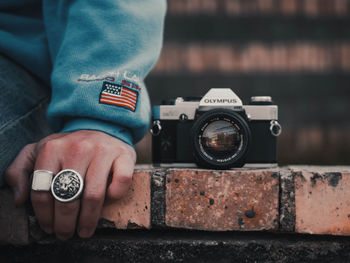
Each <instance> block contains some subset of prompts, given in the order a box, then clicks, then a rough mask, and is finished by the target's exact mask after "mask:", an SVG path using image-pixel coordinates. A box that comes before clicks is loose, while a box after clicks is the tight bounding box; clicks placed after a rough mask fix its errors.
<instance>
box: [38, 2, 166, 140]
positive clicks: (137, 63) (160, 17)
mask: <svg viewBox="0 0 350 263" xmlns="http://www.w3.org/2000/svg"><path fill="white" fill-rule="evenodd" d="M165 11H166V1H165V0H103V1H101V0H76V1H63V0H60V1H58V0H45V1H43V19H44V26H45V30H46V35H47V40H48V47H49V52H50V58H51V61H52V65H53V69H52V74H51V86H52V98H51V103H50V105H49V108H48V112H47V116H48V120H49V122H50V124H51V125H52V127H53V129H54V130H56V131H62V132H70V131H76V130H81V129H84V130H97V131H102V132H105V133H107V134H110V135H112V136H114V137H117V138H119V139H121V140H123V141H124V142H126V143H128V144H130V145H132V144H134V143H136V142H137V141H138V140H140V139H141V138H142V137H143V135H144V133H145V132H146V130H147V127H148V125H149V119H150V102H149V97H148V93H147V90H146V88H145V84H144V78H145V76H146V75H147V74H148V72H149V71H150V70H151V68H152V67H153V65H154V64H155V62H156V60H157V59H158V57H159V54H160V50H161V46H162V36H163V26H164V16H165Z"/></svg>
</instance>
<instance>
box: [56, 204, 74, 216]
mask: <svg viewBox="0 0 350 263" xmlns="http://www.w3.org/2000/svg"><path fill="white" fill-rule="evenodd" d="M77 209H78V206H77V204H76V202H71V203H65V204H64V205H62V206H61V207H60V213H61V214H62V215H71V214H74V213H75V212H76V211H77Z"/></svg>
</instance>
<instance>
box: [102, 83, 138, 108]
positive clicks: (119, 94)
mask: <svg viewBox="0 0 350 263" xmlns="http://www.w3.org/2000/svg"><path fill="white" fill-rule="evenodd" d="M137 97H138V92H137V91H134V90H131V89H128V88H126V87H123V86H121V85H118V84H113V83H110V82H106V81H105V82H103V85H102V91H101V94H100V103H104V104H110V105H115V106H119V107H124V108H126V109H129V110H132V111H135V108H136V103H137Z"/></svg>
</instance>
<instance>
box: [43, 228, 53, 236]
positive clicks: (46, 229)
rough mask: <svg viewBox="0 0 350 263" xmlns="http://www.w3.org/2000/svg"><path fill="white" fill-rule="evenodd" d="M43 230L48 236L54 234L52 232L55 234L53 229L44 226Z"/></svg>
mask: <svg viewBox="0 0 350 263" xmlns="http://www.w3.org/2000/svg"><path fill="white" fill-rule="evenodd" d="M41 229H42V230H44V232H45V233H47V234H52V232H53V230H52V228H51V227H49V226H43V227H41Z"/></svg>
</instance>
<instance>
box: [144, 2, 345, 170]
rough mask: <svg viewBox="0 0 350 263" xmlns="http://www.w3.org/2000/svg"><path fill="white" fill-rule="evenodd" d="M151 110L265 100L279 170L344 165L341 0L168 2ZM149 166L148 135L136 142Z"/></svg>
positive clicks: (151, 87)
mask: <svg viewBox="0 0 350 263" xmlns="http://www.w3.org/2000/svg"><path fill="white" fill-rule="evenodd" d="M167 2H168V13H167V17H166V21H165V32H164V47H163V50H162V54H161V57H160V59H159V61H158V63H157V65H156V66H155V68H154V69H153V70H152V72H151V73H150V75H149V76H148V77H147V79H146V84H147V87H148V91H149V93H150V97H151V101H152V104H153V105H158V104H160V103H161V101H162V100H164V99H170V98H174V97H177V96H182V97H186V96H203V95H204V94H205V93H206V92H207V91H208V90H209V89H210V88H231V89H232V90H234V91H235V92H236V93H237V95H238V96H239V97H240V98H241V99H242V100H243V103H244V104H246V103H248V102H249V98H250V97H251V96H263V95H267V96H272V98H273V100H274V102H275V103H276V104H277V105H278V106H279V119H280V123H281V124H282V127H283V132H282V134H281V136H280V137H279V142H278V143H279V149H278V152H279V153H278V159H279V163H280V165H284V164H301V163H302V164H324V165H326V164H329V165H330V164H350V0H168V1H167ZM137 150H138V162H139V163H149V162H151V136H150V135H149V134H148V135H147V136H146V137H145V138H144V139H143V141H141V142H140V143H139V144H138V145H137Z"/></svg>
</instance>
